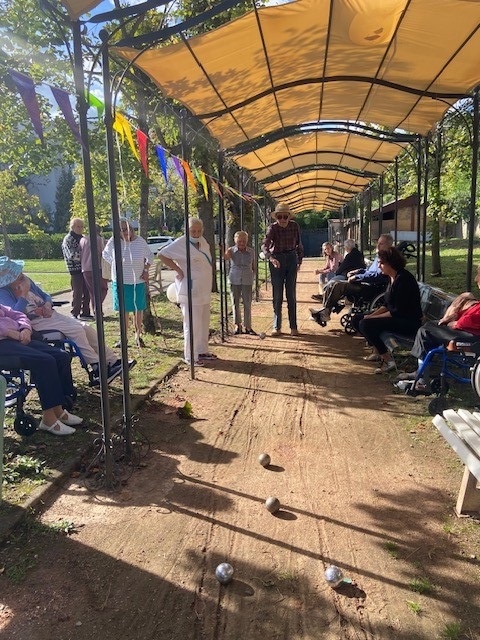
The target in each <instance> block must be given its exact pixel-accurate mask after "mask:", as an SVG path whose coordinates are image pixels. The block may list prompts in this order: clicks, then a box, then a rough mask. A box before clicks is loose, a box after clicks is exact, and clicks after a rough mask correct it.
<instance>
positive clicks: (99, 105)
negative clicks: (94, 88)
mask: <svg viewBox="0 0 480 640" xmlns="http://www.w3.org/2000/svg"><path fill="white" fill-rule="evenodd" d="M85 98H86V99H87V102H88V104H89V105H90V106H91V107H94V108H95V109H96V110H97V115H98V118H99V119H100V118H101V117H102V116H103V112H104V111H105V105H104V104H103V102H102V101H101V100H99V99H98V98H97V97H96V96H94V95H93V93H89V92H88V91H85Z"/></svg>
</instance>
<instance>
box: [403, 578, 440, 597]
mask: <svg viewBox="0 0 480 640" xmlns="http://www.w3.org/2000/svg"><path fill="white" fill-rule="evenodd" d="M408 587H409V589H411V590H412V591H415V592H416V593H422V594H425V593H431V592H432V591H433V590H434V588H435V587H434V585H433V584H432V582H431V580H430V579H429V578H413V580H410V582H409V583H408Z"/></svg>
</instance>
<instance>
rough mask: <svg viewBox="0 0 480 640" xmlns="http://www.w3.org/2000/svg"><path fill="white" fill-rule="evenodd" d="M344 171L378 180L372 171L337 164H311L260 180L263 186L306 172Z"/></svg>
mask: <svg viewBox="0 0 480 640" xmlns="http://www.w3.org/2000/svg"><path fill="white" fill-rule="evenodd" d="M321 170H326V171H342V172H343V173H348V174H349V175H352V176H356V177H357V178H371V179H372V180H373V179H374V178H378V173H372V172H371V171H357V170H356V169H350V168H349V167H342V166H341V165H337V164H310V165H305V166H304V167H300V168H298V169H289V170H288V171H282V173H277V174H276V175H275V176H272V177H270V178H264V179H262V180H259V182H261V183H262V184H270V183H271V182H277V181H278V180H282V179H283V178H288V177H289V176H293V175H295V174H297V173H305V172H306V171H321Z"/></svg>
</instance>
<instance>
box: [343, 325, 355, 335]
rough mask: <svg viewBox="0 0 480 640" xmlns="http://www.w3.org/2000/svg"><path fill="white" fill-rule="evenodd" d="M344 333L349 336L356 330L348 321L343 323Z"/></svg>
mask: <svg viewBox="0 0 480 640" xmlns="http://www.w3.org/2000/svg"><path fill="white" fill-rule="evenodd" d="M345 333H346V334H347V335H349V336H354V335H355V334H356V333H357V330H356V329H355V327H354V326H353V324H351V323H350V322H349V323H348V324H346V325H345Z"/></svg>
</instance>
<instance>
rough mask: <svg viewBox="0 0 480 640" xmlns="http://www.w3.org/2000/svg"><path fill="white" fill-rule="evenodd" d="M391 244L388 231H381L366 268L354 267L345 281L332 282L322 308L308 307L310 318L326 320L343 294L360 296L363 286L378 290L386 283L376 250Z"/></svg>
mask: <svg viewBox="0 0 480 640" xmlns="http://www.w3.org/2000/svg"><path fill="white" fill-rule="evenodd" d="M392 245H393V238H392V236H391V235H390V234H388V233H382V235H381V236H380V237H379V238H378V242H377V256H376V257H375V260H374V261H373V262H372V264H371V265H370V266H369V267H368V269H355V270H353V271H350V272H349V273H348V274H347V277H348V279H347V280H346V281H337V282H333V283H332V285H331V286H329V287H328V293H327V292H325V296H324V306H323V309H319V310H315V309H310V313H311V315H312V319H313V320H315V321H317V322H318V321H321V322H328V321H329V320H330V314H331V312H332V310H333V309H335V308H337V305H338V302H339V301H340V300H341V299H342V298H344V297H345V296H361V295H362V294H363V293H364V291H365V290H364V287H366V286H375V287H377V288H378V290H379V291H380V290H381V289H384V288H386V287H387V285H388V277H387V276H385V275H384V274H383V273H382V272H381V270H380V267H379V265H378V251H380V250H381V249H388V248H389V247H391V246H392Z"/></svg>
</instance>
